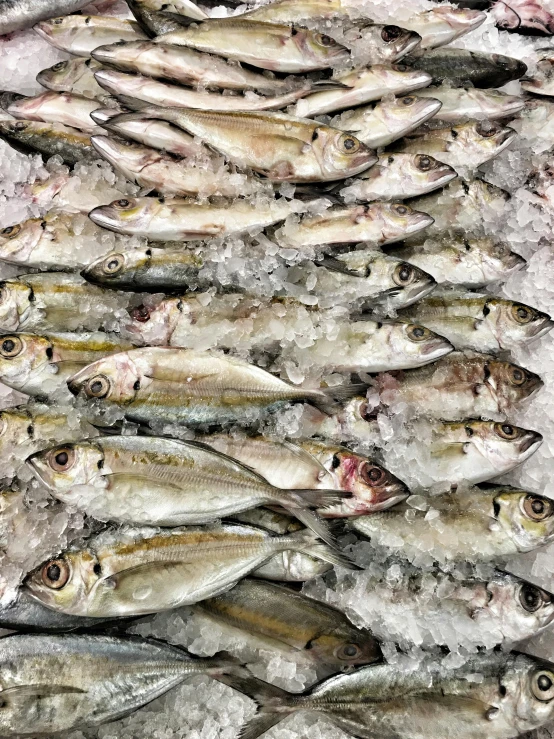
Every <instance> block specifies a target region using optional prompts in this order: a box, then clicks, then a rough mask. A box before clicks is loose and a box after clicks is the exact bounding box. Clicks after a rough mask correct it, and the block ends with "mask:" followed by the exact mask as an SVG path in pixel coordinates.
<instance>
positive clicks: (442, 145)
mask: <svg viewBox="0 0 554 739" xmlns="http://www.w3.org/2000/svg"><path fill="white" fill-rule="evenodd" d="M516 136H517V133H516V131H514V129H513V128H510V127H509V126H504V125H502V124H501V123H498V122H496V121H489V120H482V121H469V122H467V123H460V124H459V125H457V126H452V127H451V128H441V129H433V130H431V131H429V132H427V133H423V134H422V135H420V136H417V135H415V136H413V137H412V138H410V139H407V140H405V141H404V142H403V143H402V142H397V143H396V144H395V150H396V151H400V152H406V153H412V154H427V155H430V156H433V155H435V156H437V157H438V159H440V161H442V162H443V163H444V164H449V165H450V166H451V167H454V169H456V168H458V169H460V168H463V167H465V168H470V169H476V168H477V167H480V166H481V164H484V163H485V162H488V161H489V160H490V159H494V157H497V156H498V155H499V154H500V153H501V152H502V151H504V149H507V148H508V146H510V145H511V144H512V143H513V142H514V141H515V138H516Z"/></svg>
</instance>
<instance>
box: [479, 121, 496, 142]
mask: <svg viewBox="0 0 554 739" xmlns="http://www.w3.org/2000/svg"><path fill="white" fill-rule="evenodd" d="M475 130H476V131H477V133H478V134H479V135H480V136H484V137H485V138H486V139H490V138H491V136H494V134H495V133H498V131H499V130H500V126H498V125H497V124H496V123H493V122H492V121H479V122H478V123H477V124H476V126H475Z"/></svg>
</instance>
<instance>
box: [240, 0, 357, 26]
mask: <svg viewBox="0 0 554 739" xmlns="http://www.w3.org/2000/svg"><path fill="white" fill-rule="evenodd" d="M345 12H346V8H345V6H344V5H343V3H342V2H341V1H340V0H300V1H299V0H276V2H271V3H268V4H267V5H259V6H258V7H257V8H254V9H253V10H247V11H246V12H245V13H242V14H241V16H240V17H241V18H243V19H245V20H255V21H261V22H263V23H290V24H294V23H298V22H300V21H306V20H316V19H327V20H330V19H334V18H336V16H339V15H341V14H343V13H345Z"/></svg>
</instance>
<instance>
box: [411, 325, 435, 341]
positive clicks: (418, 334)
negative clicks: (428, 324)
mask: <svg viewBox="0 0 554 739" xmlns="http://www.w3.org/2000/svg"><path fill="white" fill-rule="evenodd" d="M406 333H407V334H408V338H409V339H411V340H412V341H424V340H425V339H428V338H429V335H430V332H429V329H426V328H425V327H424V326H417V325H411V326H408V328H407V330H406Z"/></svg>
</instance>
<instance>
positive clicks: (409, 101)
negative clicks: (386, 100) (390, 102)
mask: <svg viewBox="0 0 554 739" xmlns="http://www.w3.org/2000/svg"><path fill="white" fill-rule="evenodd" d="M415 100H416V99H415V98H414V97H412V96H411V95H408V96H407V97H405V98H402V105H413V104H414V103H415Z"/></svg>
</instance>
